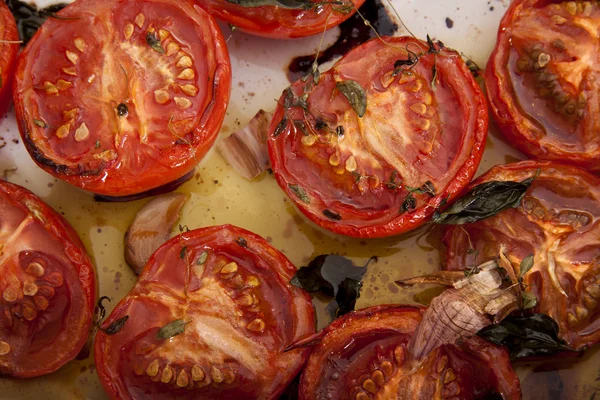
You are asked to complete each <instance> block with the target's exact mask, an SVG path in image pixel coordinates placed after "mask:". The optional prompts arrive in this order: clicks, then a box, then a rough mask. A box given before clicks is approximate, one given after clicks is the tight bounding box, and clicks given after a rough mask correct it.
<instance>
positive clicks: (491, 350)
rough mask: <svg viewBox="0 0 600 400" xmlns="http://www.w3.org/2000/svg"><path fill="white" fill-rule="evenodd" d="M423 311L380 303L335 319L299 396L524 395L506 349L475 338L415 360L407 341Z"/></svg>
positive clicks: (317, 399) (305, 399)
mask: <svg viewBox="0 0 600 400" xmlns="http://www.w3.org/2000/svg"><path fill="white" fill-rule="evenodd" d="M424 311H425V309H424V308H423V307H411V306H391V305H381V306H375V307H369V308H366V309H363V310H359V311H356V312H353V313H350V314H347V315H345V316H343V317H341V318H339V319H337V320H336V321H334V322H333V323H332V324H331V325H330V326H328V327H327V328H325V330H324V333H323V334H322V335H320V336H321V340H320V342H319V343H318V344H317V345H315V347H314V349H313V352H312V354H311V356H310V358H309V360H308V362H307V365H306V367H305V369H304V371H303V373H302V377H301V381H300V390H299V395H300V396H299V399H300V400H321V399H329V398H335V399H338V400H346V399H352V400H354V399H367V398H377V399H380V398H381V399H395V398H397V399H402V400H409V399H415V400H416V399H428V400H430V399H441V398H451V397H452V396H458V395H459V394H460V398H461V399H463V398H464V399H472V398H485V395H487V394H491V393H490V391H492V392H493V391H497V392H498V393H499V394H500V395H501V396H502V398H504V399H515V400H517V399H520V398H521V391H520V388H519V380H518V378H517V376H516V375H515V373H514V371H513V370H512V367H511V364H510V360H509V357H508V352H507V351H506V350H505V349H503V348H500V347H498V346H495V345H492V344H490V343H488V342H486V341H484V340H483V339H480V338H478V337H474V338H472V339H469V340H468V341H467V342H465V343H464V344H462V345H461V346H453V345H444V346H442V347H440V348H438V349H436V350H434V351H433V352H432V353H430V354H429V355H428V356H427V357H426V358H425V359H424V360H423V361H422V363H420V364H419V363H416V361H415V360H414V359H412V357H411V356H410V353H409V350H408V346H409V343H410V341H411V338H412V335H413V334H414V332H415V330H416V329H417V326H418V325H419V323H420V321H421V318H422V315H423V313H424ZM450 376H452V377H450ZM457 389H458V390H457ZM365 396H366V397H365Z"/></svg>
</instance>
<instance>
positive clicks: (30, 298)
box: [0, 180, 96, 378]
mask: <svg viewBox="0 0 600 400" xmlns="http://www.w3.org/2000/svg"><path fill="white" fill-rule="evenodd" d="M95 299H96V278H95V273H94V269H93V267H92V264H91V262H90V259H89V257H88V256H87V254H86V252H85V249H84V247H83V245H82V243H81V241H80V240H79V237H78V236H77V234H76V233H75V231H74V230H73V228H72V227H71V226H70V225H69V224H68V223H67V222H66V221H65V220H64V219H63V218H62V217H61V216H60V215H59V214H57V213H56V212H55V211H54V210H52V209H51V208H50V207H49V206H48V205H46V204H45V203H44V202H42V201H41V200H40V199H39V198H38V197H37V196H35V195H34V194H33V193H31V192H29V191H28V190H26V189H24V188H22V187H20V186H17V185H13V184H11V183H8V182H5V181H2V180H0V374H2V375H8V376H13V377H17V378H30V377H35V376H40V375H44V374H48V373H50V372H54V371H56V370H57V369H58V368H60V367H62V366H63V365H64V364H66V363H67V362H68V361H70V360H72V359H73V358H75V356H76V355H77V354H78V353H79V351H80V350H81V348H82V347H83V345H84V344H85V342H86V339H87V337H88V333H89V330H90V326H91V323H92V314H93V311H94V305H95Z"/></svg>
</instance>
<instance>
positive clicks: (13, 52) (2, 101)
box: [0, 2, 19, 118]
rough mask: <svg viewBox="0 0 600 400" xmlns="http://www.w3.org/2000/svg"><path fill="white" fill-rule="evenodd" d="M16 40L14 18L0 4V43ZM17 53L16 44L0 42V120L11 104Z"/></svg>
mask: <svg viewBox="0 0 600 400" xmlns="http://www.w3.org/2000/svg"><path fill="white" fill-rule="evenodd" d="M18 40H19V31H18V30H17V23H16V22H15V18H14V17H13V15H12V13H11V12H10V9H9V8H8V6H7V5H6V3H4V2H0V41H18ZM18 52H19V44H18V43H3V42H0V118H2V117H4V115H6V112H7V111H8V108H9V106H10V103H11V102H12V80H13V75H14V68H15V62H16V60H17V53H18Z"/></svg>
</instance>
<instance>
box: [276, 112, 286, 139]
mask: <svg viewBox="0 0 600 400" xmlns="http://www.w3.org/2000/svg"><path fill="white" fill-rule="evenodd" d="M287 121H288V120H287V117H285V116H284V117H283V118H281V121H279V123H278V124H277V126H276V127H275V130H274V131H273V137H277V136H279V135H281V134H282V133H283V131H285V128H286V126H287Z"/></svg>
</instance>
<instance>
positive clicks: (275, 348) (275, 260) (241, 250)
mask: <svg viewBox="0 0 600 400" xmlns="http://www.w3.org/2000/svg"><path fill="white" fill-rule="evenodd" d="M203 254H205V255H203ZM202 260H203V261H202ZM232 261H233V262H234V263H235V265H236V267H235V268H234V269H233V270H232V272H226V273H224V271H230V270H231V269H227V270H224V269H223V268H226V267H227V268H230V266H231V265H230V263H231V262H232ZM199 262H203V263H201V264H199ZM182 269H184V270H185V272H184V273H182ZM295 270H296V269H295V267H294V266H293V265H292V264H291V263H290V262H289V261H288V260H287V259H286V258H285V256H284V255H283V254H281V253H280V252H278V251H277V250H275V249H274V248H272V247H271V246H270V245H269V244H268V243H267V242H266V241H265V240H264V239H263V238H261V237H260V236H258V235H255V234H253V233H251V232H248V231H246V230H244V229H241V228H237V227H234V226H231V225H224V226H214V227H209V228H202V229H197V230H193V231H189V232H185V233H183V234H181V235H179V236H177V237H174V238H172V239H171V240H169V241H168V242H166V243H165V244H164V245H163V246H161V247H160V248H159V249H158V250H157V251H156V252H155V253H154V254H153V255H152V257H151V258H150V260H149V261H148V264H147V265H146V267H145V268H144V270H143V271H142V273H141V275H140V278H139V281H138V283H137V285H136V286H135V287H134V288H133V289H132V291H131V292H130V293H129V294H128V295H127V296H126V297H125V298H124V299H123V300H121V302H120V303H119V304H118V305H117V306H116V308H115V309H114V310H113V312H112V313H111V315H110V316H109V317H108V318H107V320H106V321H105V322H104V323H103V324H102V327H103V328H104V329H106V328H107V327H108V326H110V325H111V324H113V323H114V322H115V321H117V320H119V319H120V318H123V317H124V316H125V315H129V319H128V320H127V323H126V324H125V325H124V327H123V329H122V330H121V331H119V332H118V333H115V334H114V335H108V334H106V333H105V332H102V331H100V332H98V334H97V336H96V339H95V344H94V349H95V359H96V368H97V371H98V374H99V376H100V380H101V382H102V384H103V386H104V388H105V390H106V391H107V393H108V394H109V396H110V397H111V398H113V399H146V398H148V399H150V398H155V397H152V396H157V395H159V394H160V395H162V396H165V397H168V398H173V399H190V398H194V399H230V398H231V399H233V398H236V399H237V398H239V399H276V398H277V397H278V395H279V394H281V392H282V391H283V390H284V389H285V387H286V386H287V384H288V383H289V382H290V381H291V380H292V379H293V377H294V376H295V375H296V374H297V373H298V372H299V371H300V368H301V367H302V365H303V364H304V362H305V360H306V358H307V357H308V351H307V350H293V351H289V352H284V349H285V348H286V347H287V346H289V345H290V344H291V343H292V342H293V341H295V340H297V339H298V338H299V337H300V336H303V335H307V334H310V333H312V332H314V313H313V309H312V303H311V301H310V297H309V296H308V295H307V294H306V293H305V292H304V291H302V290H300V289H298V288H295V287H293V286H291V284H290V283H289V281H290V279H291V278H292V277H293V275H294V273H295ZM185 299H188V300H185ZM256 316H258V318H256ZM252 318H255V319H254V320H253V319H252ZM177 319H183V320H185V321H186V322H187V324H186V328H185V332H183V333H181V334H179V335H177V336H174V337H173V338H171V339H168V340H164V341H159V340H157V339H156V338H155V336H156V334H157V331H158V329H159V328H161V327H163V326H165V325H166V324H168V323H170V322H172V321H173V320H177ZM248 321H251V322H248ZM257 321H258V323H257ZM260 324H262V326H260ZM166 360H167V361H166ZM153 362H154V363H155V364H156V367H157V368H158V369H157V370H154V371H153V370H152V365H154V364H152V363H153ZM168 368H172V369H173V370H174V373H173V377H172V378H169V379H166V381H167V383H164V382H165V381H163V380H162V379H163V377H164V374H165V370H167V369H168ZM194 368H196V375H198V373H199V371H200V370H201V371H202V375H201V376H202V378H198V379H195V378H194ZM199 368H200V369H199ZM214 368H216V370H215V369H214ZM155 371H157V372H155ZM181 374H184V375H185V378H183V377H182V378H181V379H183V380H181V381H180V380H179V379H178V378H179V377H180V375H181Z"/></svg>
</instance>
